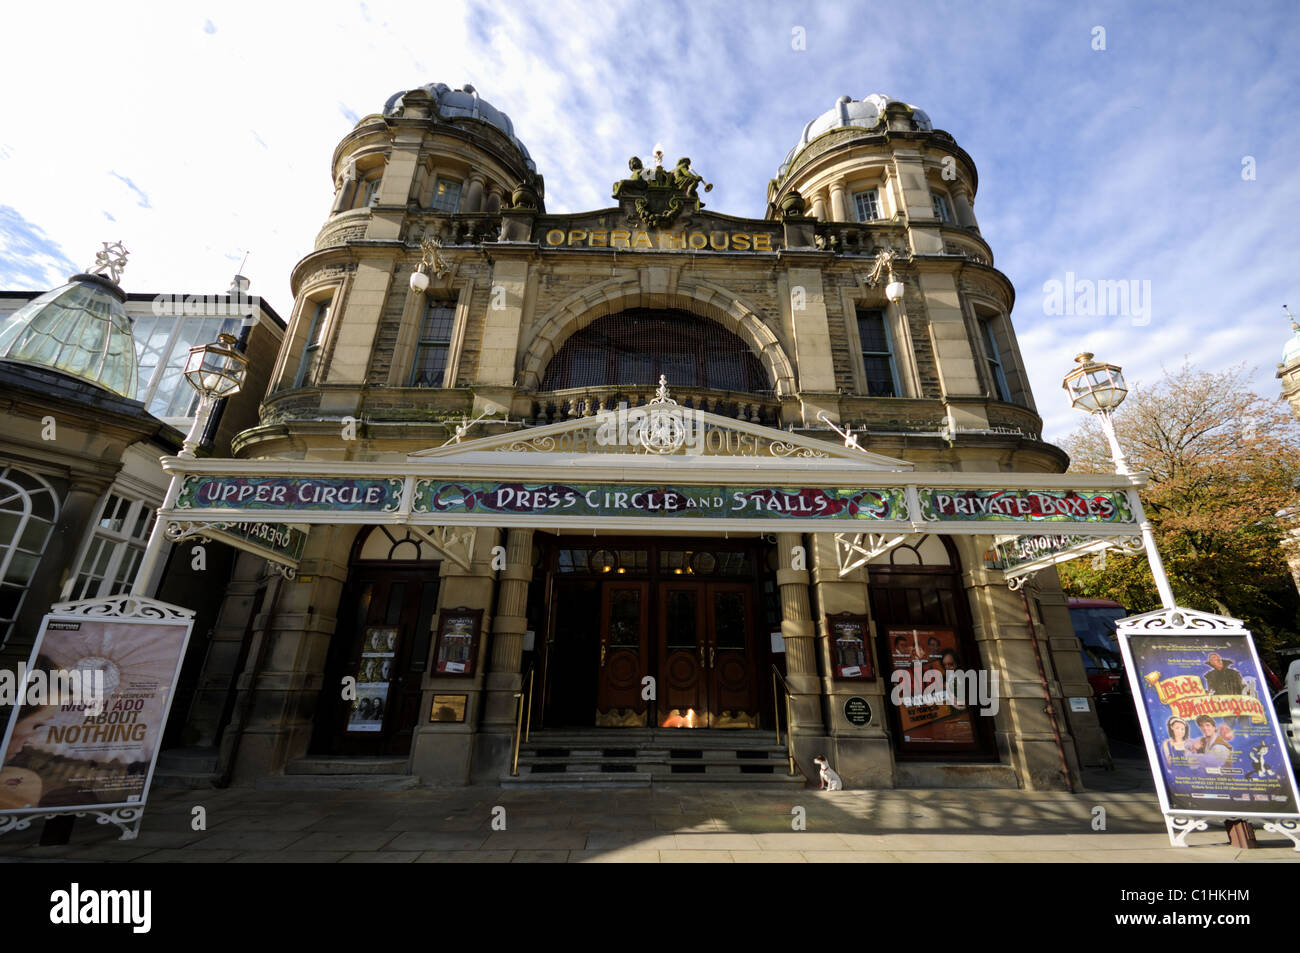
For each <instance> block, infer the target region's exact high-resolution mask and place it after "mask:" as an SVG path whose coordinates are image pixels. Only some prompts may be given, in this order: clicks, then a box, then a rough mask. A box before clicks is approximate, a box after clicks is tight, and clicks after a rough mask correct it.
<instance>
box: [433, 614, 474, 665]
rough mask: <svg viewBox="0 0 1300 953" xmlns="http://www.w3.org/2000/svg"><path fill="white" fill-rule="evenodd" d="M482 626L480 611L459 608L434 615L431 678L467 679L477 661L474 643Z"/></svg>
mask: <svg viewBox="0 0 1300 953" xmlns="http://www.w3.org/2000/svg"><path fill="white" fill-rule="evenodd" d="M482 625H483V610H482V609H468V608H466V607H465V606H459V607H457V608H455V609H443V610H441V611H440V612H439V614H438V630H437V636H436V638H435V640H434V653H433V658H434V662H433V672H434V674H435V675H452V676H469V675H473V674H474V665H475V662H476V660H477V658H478V641H479V634H480V629H481V628H482Z"/></svg>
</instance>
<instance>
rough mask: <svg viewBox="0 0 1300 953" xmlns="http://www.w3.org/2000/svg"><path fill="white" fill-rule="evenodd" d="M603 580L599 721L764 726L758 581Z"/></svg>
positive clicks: (667, 725)
mask: <svg viewBox="0 0 1300 953" xmlns="http://www.w3.org/2000/svg"><path fill="white" fill-rule="evenodd" d="M600 589H601V593H600V616H599V643H598V644H599V659H598V664H597V679H596V724H597V725H607V726H638V727H640V726H647V727H660V728H705V727H711V728H728V727H729V728H756V727H758V717H757V691H756V688H757V685H756V681H757V679H756V667H757V666H756V660H755V652H754V637H753V633H754V608H755V606H754V592H753V586H752V585H751V584H747V583H741V582H703V581H699V582H697V581H683V582H677V581H673V582H666V581H665V582H658V583H651V582H638V581H626V582H625V581H622V580H609V581H603V582H602V583H601V584H600ZM591 608H595V607H594V606H592V607H591ZM647 679H649V681H647Z"/></svg>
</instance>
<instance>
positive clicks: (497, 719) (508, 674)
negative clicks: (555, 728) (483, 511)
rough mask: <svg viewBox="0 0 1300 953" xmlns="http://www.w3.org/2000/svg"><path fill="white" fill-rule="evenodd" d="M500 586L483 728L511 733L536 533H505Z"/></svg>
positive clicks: (493, 630)
mask: <svg viewBox="0 0 1300 953" xmlns="http://www.w3.org/2000/svg"><path fill="white" fill-rule="evenodd" d="M498 578H499V585H498V586H497V609H496V614H495V615H494V616H493V617H492V667H491V670H490V671H489V673H488V677H487V697H486V699H485V701H484V713H483V729H484V730H485V731H487V730H491V729H492V728H494V727H495V728H497V729H501V728H503V727H504V729H505V730H506V731H507V732H512V731H513V730H514V725H515V710H516V701H515V692H517V691H519V688H520V685H521V679H522V673H521V672H520V670H519V669H520V664H521V660H522V658H523V654H524V632H525V631H526V630H527V628H528V616H527V611H528V584H529V583H530V582H531V581H532V578H533V531H532V529H511V530H510V531H509V532H508V533H507V534H506V566H505V569H503V570H502V571H501V575H500V576H499V577H498Z"/></svg>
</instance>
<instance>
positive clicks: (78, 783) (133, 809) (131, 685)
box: [0, 596, 194, 839]
mask: <svg viewBox="0 0 1300 953" xmlns="http://www.w3.org/2000/svg"><path fill="white" fill-rule="evenodd" d="M193 625H194V613H193V611H192V610H189V609H183V608H181V607H179V606H173V605H170V604H168V603H164V602H159V601H157V600H153V599H146V598H143V597H137V596H116V597H112V598H109V599H101V600H87V601H83V602H74V603H59V604H56V605H55V606H53V607H52V609H51V611H50V612H49V613H48V614H47V615H46V616H45V617H44V618H43V619H42V620H41V627H40V629H39V631H38V633H37V636H36V642H35V644H34V645H33V646H32V650H31V655H30V657H29V659H28V661H27V665H26V671H27V672H28V673H34V672H41V673H45V679H46V681H47V682H48V683H50V684H53V679H52V677H53V676H54V675H56V674H58V673H68V672H79V673H85V672H94V673H95V674H96V678H97V684H100V685H101V686H102V691H103V696H102V701H101V704H100V706H99V708H98V714H96V708H95V707H94V706H87V705H86V704H84V703H82V704H78V703H76V701H75V700H69V699H67V698H54V697H52V696H51V697H50V698H42V699H36V698H32V697H31V696H30V695H26V696H24V698H22V699H20V703H19V704H17V705H15V706H14V708H13V709H12V711H11V712H10V717H9V720H8V724H7V726H6V728H5V732H4V738H3V742H0V778H3V788H2V789H0V791H2V794H3V796H0V831H4V830H9V829H13V828H15V827H21V826H22V822H21V820H11V821H10V823H7V824H6V823H4V815H10V816H11V818H12V817H13V816H14V815H23V814H43V815H52V814H63V813H81V812H87V811H89V812H95V813H101V814H103V815H104V816H105V817H106V818H107V819H108V821H110V822H112V823H116V824H118V825H119V826H120V827H122V829H123V835H122V836H123V838H124V839H129V838H132V837H134V836H135V832H136V831H137V830H138V825H139V821H140V818H141V815H142V811H143V808H144V805H145V803H146V801H147V800H148V796H149V789H150V786H151V784H152V782H153V774H154V768H155V765H156V763H157V758H158V753H159V749H160V745H161V740H162V733H163V728H164V726H165V725H166V723H167V717H168V715H169V713H170V711H171V705H172V701H173V700H174V698H175V685H176V679H177V677H178V675H179V673H180V667H181V663H182V662H183V660H184V657H185V648H186V646H187V645H188V644H189V637H190V632H191V630H192V628H193ZM102 821H103V819H101V822H102ZM128 824H130V825H131V826H127V825H128Z"/></svg>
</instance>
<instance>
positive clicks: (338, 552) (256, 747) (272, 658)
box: [221, 525, 358, 784]
mask: <svg viewBox="0 0 1300 953" xmlns="http://www.w3.org/2000/svg"><path fill="white" fill-rule="evenodd" d="M357 529H358V527H357V526H355V525H341V526H321V527H316V528H313V530H312V532H311V534H310V535H309V536H308V537H307V547H306V549H305V550H304V552H303V558H302V561H301V563H300V565H299V570H298V576H297V578H296V579H294V580H293V581H289V580H280V581H279V582H278V584H277V582H276V580H274V579H272V580H271V584H270V585H271V589H272V591H270V592H269V593H268V596H267V600H266V602H264V603H263V605H262V609H261V611H260V612H259V613H258V614H257V617H256V619H255V620H254V622H253V634H252V638H251V641H250V643H249V650H248V658H247V661H246V662H245V665H244V671H243V672H242V673H241V674H240V676H239V679H238V681H237V684H238V686H239V692H240V697H237V698H236V700H235V714H234V716H233V717H232V719H231V722H230V725H229V728H228V729H227V730H226V732H225V733H224V734H223V736H222V739H221V745H222V751H223V753H224V752H225V751H227V750H228V746H229V745H230V744H232V743H233V741H234V736H235V735H236V734H239V735H240V738H239V748H238V753H237V756H236V758H235V765H234V780H235V782H236V783H243V784H251V783H253V782H254V781H256V780H257V779H258V778H262V777H266V776H267V775H271V774H279V773H281V772H282V771H283V769H284V766H285V765H286V764H287V763H288V762H290V761H292V760H294V759H295V758H300V757H302V756H303V755H305V754H306V753H307V748H308V746H309V745H310V744H311V735H312V731H313V728H314V719H315V716H316V701H317V699H318V698H319V697H320V692H321V688H322V687H323V684H324V683H323V679H324V674H325V660H326V657H327V656H328V654H329V645H330V641H331V640H332V639H333V638H334V636H335V631H336V629H337V627H338V619H337V617H336V616H335V612H336V611H337V610H338V605H339V597H340V596H341V594H342V592H343V586H344V584H345V583H346V582H347V578H348V553H349V551H350V549H351V546H352V541H353V539H355V538H356V534H357ZM275 589H278V592H276V591H274V590H275ZM263 645H265V648H263ZM247 692H252V693H253V698H252V701H251V704H250V705H249V707H248V712H247V720H246V721H243V722H242V723H241V722H240V718H241V712H242V711H243V706H244V699H243V697H242V696H243V695H244V694H245V693H247Z"/></svg>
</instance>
